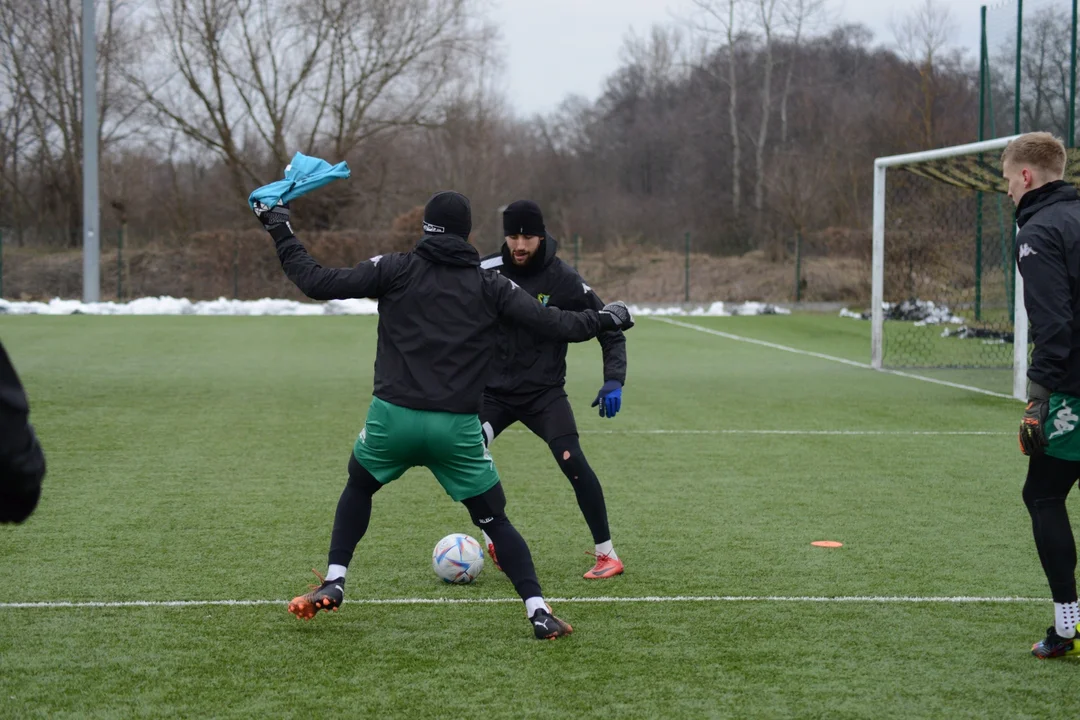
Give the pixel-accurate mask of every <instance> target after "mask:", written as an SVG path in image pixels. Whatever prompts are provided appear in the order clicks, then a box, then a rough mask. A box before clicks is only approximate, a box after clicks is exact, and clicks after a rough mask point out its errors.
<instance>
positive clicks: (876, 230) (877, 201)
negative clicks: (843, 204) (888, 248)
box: [870, 164, 885, 370]
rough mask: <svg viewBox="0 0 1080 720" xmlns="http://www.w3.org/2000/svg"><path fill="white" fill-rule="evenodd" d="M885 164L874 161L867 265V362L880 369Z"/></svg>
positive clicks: (882, 337) (883, 293)
mask: <svg viewBox="0 0 1080 720" xmlns="http://www.w3.org/2000/svg"><path fill="white" fill-rule="evenodd" d="M884 299H885V166H883V165H879V164H875V165H874V227H873V253H872V260H871V269H870V365H871V366H872V367H873V368H874V369H875V370H880V369H881V364H882V360H883V359H884V349H885V345H884V336H885V333H884V324H885V309H884V307H883V305H882V303H883V302H884Z"/></svg>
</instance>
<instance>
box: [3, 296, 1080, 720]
mask: <svg viewBox="0 0 1080 720" xmlns="http://www.w3.org/2000/svg"><path fill="white" fill-rule="evenodd" d="M686 322H687V323H688V324H692V325H696V326H699V327H703V328H709V329H714V330H719V331H722V332H725V333H731V334H736V335H739V336H744V337H749V338H756V339H760V340H764V341H768V342H772V343H779V344H783V345H788V346H793V347H796V348H800V349H804V350H807V351H812V352H818V353H827V354H830V355H834V356H840V357H844V358H850V359H852V360H857V361H860V362H865V361H866V360H867V355H868V346H869V342H868V333H869V325H868V324H867V323H857V322H853V321H850V320H844V319H838V318H831V317H829V318H826V317H817V316H792V317H760V318H723V319H721V318H715V319H704V318H702V319H690V320H686ZM0 337H2V338H3V341H4V344H5V345H6V346H7V349H8V351H9V352H10V354H11V355H12V357H13V358H14V360H15V362H16V365H17V367H18V368H19V370H20V372H21V374H22V376H23V379H24V381H25V383H26V385H27V387H28V390H29V392H30V394H31V400H32V404H33V419H34V420H35V422H36V425H37V427H38V430H39V432H40V435H41V438H42V442H43V444H44V446H45V447H46V451H47V453H48V458H49V476H48V478H47V479H46V488H45V495H44V498H43V500H42V503H41V506H40V508H39V510H38V512H37V513H36V514H35V515H34V517H32V518H31V519H30V521H28V522H27V523H26V524H25V525H22V526H18V527H3V528H0V568H2V572H0V577H2V579H3V582H0V717H4V718H32V717H51V718H63V717H117V718H129V717H148V718H159V717H307V716H320V715H323V714H326V715H329V716H331V717H344V718H352V717H379V718H382V717H408V718H410V720H420V719H422V718H449V717H482V718H502V717H529V718H684V717H686V718H692V717H717V718H719V717H738V718H870V717H873V718H940V717H950V718H977V717H988V718H1017V717H1039V718H1042V717H1046V715H1047V713H1048V712H1050V714H1051V715H1053V716H1055V717H1077V716H1080V693H1078V692H1077V691H1076V688H1077V684H1076V677H1077V672H1078V668H1077V665H1076V664H1075V663H1073V662H1071V661H1049V662H1040V661H1037V660H1035V659H1034V658H1032V657H1031V656H1030V655H1029V653H1028V649H1029V647H1030V645H1031V643H1032V642H1034V641H1035V640H1037V639H1039V638H1040V637H1041V635H1042V633H1043V632H1044V631H1045V629H1046V627H1047V625H1049V624H1050V622H1051V621H1052V608H1051V605H1050V604H1049V602H1048V600H1047V601H1045V602H1044V601H1042V600H1023V598H1045V597H1047V596H1048V591H1047V589H1046V586H1045V580H1044V578H1043V575H1042V571H1041V568H1040V567H1039V564H1038V560H1037V558H1036V554H1035V549H1034V545H1033V542H1032V540H1031V536H1030V528H1029V525H1028V518H1027V514H1026V512H1025V510H1024V507H1023V505H1022V503H1021V501H1020V487H1021V485H1022V480H1023V475H1024V471H1025V463H1024V460H1023V458H1022V456H1021V455H1020V454H1019V452H1018V451H1017V448H1016V440H1015V438H1014V437H1013V436H1012V432H1013V430H1014V428H1015V427H1016V424H1017V421H1018V418H1019V413H1020V410H1021V406H1020V404H1019V403H1017V402H1015V401H1011V400H1004V399H999V398H995V397H989V396H985V395H979V394H976V393H972V392H968V391H963V390H959V389H954V388H949V387H943V386H940V385H934V384H930V383H924V382H919V381H917V380H913V379H910V378H904V377H897V376H893V375H887V374H880V373H874V372H872V371H869V370H865V369H859V368H857V367H852V366H849V365H844V364H840V363H836V362H831V361H828V360H825V359H821V358H817V357H812V356H804V355H797V354H792V353H787V352H782V351H779V350H777V349H772V348H768V347H763V346H761V345H753V344H747V343H743V342H738V341H735V340H732V339H729V338H724V337H720V336H717V335H713V334H708V333H703V332H697V331H695V330H693V329H691V328H687V327H682V326H676V325H672V324H669V323H666V322H662V321H658V320H648V319H643V320H641V321H640V322H639V324H638V327H637V328H635V329H634V330H633V331H632V333H631V335H630V336H629V340H628V346H629V354H630V376H629V381H628V385H627V388H626V391H625V394H624V406H623V407H624V409H623V412H622V413H620V415H619V416H618V417H617V418H615V419H613V420H606V419H601V418H598V417H596V416H595V415H594V414H593V412H594V411H592V410H591V409H590V408H589V403H590V402H591V400H592V397H593V395H594V393H595V391H596V388H597V387H599V385H600V383H601V382H602V377H601V372H600V352H599V347H598V345H596V344H595V343H589V344H586V345H583V346H577V347H575V348H574V349H573V352H572V353H571V357H570V370H569V386H568V390H569V392H570V396H571V400H572V401H573V403H574V406H575V408H576V409H577V411H578V422H579V426H580V428H581V430H582V444H583V447H584V449H585V452H586V454H587V455H588V457H589V458H590V461H591V463H592V465H593V466H594V468H595V469H596V470H597V473H598V474H599V476H600V478H601V481H602V482H603V483H604V489H605V493H606V496H607V500H608V505H609V513H610V516H611V524H612V529H613V532H614V540H615V546H616V548H617V550H618V551H619V554H620V555H621V556H622V557H623V558H624V560H625V561H626V563H627V572H626V574H625V575H624V576H621V577H618V578H615V579H612V580H608V581H601V582H594V583H590V582H587V581H585V580H582V579H581V574H582V573H583V572H584V571H585V570H586V569H587V568H588V567H589V565H590V560H591V558H589V557H587V556H586V555H585V554H584V551H586V550H589V549H591V539H590V537H589V534H588V531H587V529H586V527H585V523H584V521H583V520H582V518H581V516H580V514H579V512H578V510H577V507H576V505H575V503H574V499H573V493H572V491H571V489H570V487H569V485H568V484H567V482H566V480H565V479H564V478H563V477H562V476H561V474H560V473H559V471H558V469H557V468H556V467H555V465H554V463H553V462H552V460H551V458H550V456H549V454H548V451H547V448H546V447H545V446H544V445H543V443H542V442H540V441H539V440H537V439H536V438H534V437H532V436H530V435H528V434H526V433H525V432H523V431H521V430H520V429H518V428H514V429H512V430H511V431H509V432H508V433H507V434H505V435H504V436H502V437H500V438H499V439H498V440H497V441H496V443H495V445H494V447H493V452H494V455H495V458H496V461H497V463H498V466H499V469H500V471H501V473H502V476H503V479H504V484H505V487H506V490H507V495H508V498H509V507H508V513H509V514H510V517H511V518H512V519H513V520H514V522H515V524H517V525H518V527H519V528H520V529H521V531H522V533H523V535H524V536H525V537H526V538H527V539H528V540H529V542H530V544H531V546H532V549H533V553H534V556H535V559H536V562H537V567H538V570H539V572H540V578H541V581H542V583H543V584H544V589H545V595H547V596H548V597H549V598H563V599H564V600H562V601H558V600H556V601H554V602H553V605H554V607H555V609H556V611H557V612H558V614H560V615H561V616H562V617H564V618H565V619H566V620H568V621H570V622H571V623H573V625H574V628H575V633H574V634H573V636H571V637H569V638H566V639H564V640H559V641H557V642H553V643H540V642H536V641H534V640H533V639H532V638H531V631H530V628H529V626H528V624H527V623H526V621H525V619H524V617H523V612H522V608H521V606H520V604H518V603H517V602H516V601H513V602H495V603H481V602H479V601H482V600H512V599H513V597H514V596H513V590H512V588H511V586H510V584H509V582H508V581H507V580H506V578H505V577H503V576H502V575H500V574H499V573H497V572H495V571H494V569H493V568H491V567H488V568H487V569H485V570H484V572H483V574H482V575H481V576H480V578H479V579H478V581H477V582H476V583H475V584H473V585H471V586H465V587H449V586H445V585H443V584H442V583H440V582H439V581H438V580H437V579H436V578H435V576H434V574H433V573H432V572H431V567H430V552H431V548H432V547H433V546H434V544H435V542H436V541H437V540H438V539H439V538H440V537H442V536H443V535H445V534H447V533H450V532H470V533H473V529H472V528H471V526H470V525H469V524H468V516H467V514H466V513H465V511H464V510H463V509H462V508H460V507H459V506H457V505H455V504H454V503H452V502H451V501H450V500H449V499H448V498H447V497H446V496H445V495H444V494H443V493H442V491H441V489H440V488H439V487H438V485H437V484H436V482H435V480H434V479H433V478H432V477H431V476H430V475H429V474H428V473H427V472H426V471H422V470H417V471H411V472H410V473H409V474H407V475H406V476H405V477H404V478H402V479H401V480H400V481H398V482H396V483H395V484H393V485H392V486H390V487H389V488H387V489H386V490H384V491H383V492H381V493H380V494H379V495H378V496H376V499H375V511H374V515H373V518H372V524H371V528H370V531H369V534H368V537H366V538H365V539H364V541H363V542H362V543H361V545H360V547H359V550H358V553H357V557H356V559H355V560H354V563H353V566H352V568H351V569H350V575H349V584H348V588H347V589H348V591H349V594H348V595H347V602H346V605H345V606H344V607H343V608H342V610H341V612H339V613H337V614H335V615H322V616H319V617H317V618H316V619H315V620H314V621H312V622H310V623H303V622H300V621H297V620H296V619H294V618H293V617H292V616H290V615H288V614H287V613H286V611H285V604H284V601H285V600H286V599H287V598H289V597H292V596H293V595H294V594H296V593H298V592H300V591H302V590H305V589H306V588H307V584H308V581H309V580H311V579H313V576H312V575H311V573H310V571H309V568H311V567H313V566H314V567H317V568H319V569H320V570H322V569H324V568H325V562H326V560H325V553H326V545H327V541H328V537H329V529H330V524H331V521H332V516H333V512H334V506H335V503H336V500H337V496H338V494H339V492H340V490H341V487H342V486H343V483H344V467H345V463H346V461H347V459H348V453H349V449H350V448H351V444H352V442H353V440H354V438H355V435H356V433H357V431H358V430H359V429H360V427H361V424H362V420H363V417H364V413H365V409H366V406H367V403H368V400H369V397H370V387H371V367H372V361H373V357H374V345H375V320H374V318H356V317H325V318H323V317H308V318H233V317H154V318H146V317H142V318H140V317H111V318H109V317H88V316H71V317H4V318H0ZM937 430H941V431H947V432H948V433H949V434H934V431H937ZM762 431H767V432H762ZM920 433H922V434H920ZM964 433H967V434H964ZM978 433H981V434H978ZM814 540H839V541H842V542H843V543H844V547H843V548H840V549H836V550H829V549H822V548H818V547H812V546H811V545H810V543H811V541H814ZM678 597H683V598H687V597H690V598H713V599H698V600H685V599H684V600H676V599H675V598H678ZM898 597H903V598H908V599H915V600H914V601H904V602H898V601H882V599H883V598H898ZM569 598H572V599H573V600H566V599H569ZM646 598H647V599H648V600H645V599H646ZM725 598H726V599H725ZM798 598H855V599H848V600H821V601H806V600H799V599H798ZM947 598H983V599H984V600H981V601H977V602H951V601H946V600H945V599H947ZM992 598H1021V600H1019V601H1013V602H997V601H989V599H992ZM348 599H351V600H352V601H353V602H351V603H350V602H348ZM409 599H416V600H442V599H452V600H461V601H468V602H463V603H458V604H404V603H401V604H375V603H372V602H364V601H373V600H409ZM618 599H623V600H633V599H637V600H636V601H632V602H630V601H628V602H617V601H616V600H618ZM177 600H214V601H228V600H237V601H258V600H272V601H280V602H274V603H270V604H255V603H242V604H236V605H182V606H163V605H154V604H151V605H148V606H144V607H130V606H120V607H115V606H113V607H97V606H77V607H71V606H63V605H49V606H45V607H32V608H30V607H16V606H13V605H12V604H13V603H27V602H40V603H55V602H59V601H69V602H75V603H88V602H107V603H115V602H126V601H155V602H156V601H177ZM586 600H591V602H586ZM357 601H360V602H357Z"/></svg>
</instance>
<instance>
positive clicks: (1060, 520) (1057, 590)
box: [1024, 454, 1080, 603]
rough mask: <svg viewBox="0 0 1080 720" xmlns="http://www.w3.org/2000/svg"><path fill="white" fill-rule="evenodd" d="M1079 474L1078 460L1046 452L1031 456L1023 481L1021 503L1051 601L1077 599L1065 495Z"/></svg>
mask: <svg viewBox="0 0 1080 720" xmlns="http://www.w3.org/2000/svg"><path fill="white" fill-rule="evenodd" d="M1077 477H1080V462H1075V461H1071V460H1059V459H1058V458H1054V457H1050V456H1049V455H1045V454H1044V455H1038V456H1035V457H1032V458H1031V460H1030V461H1029V462H1028V474H1027V481H1026V482H1025V483H1024V504H1025V505H1026V506H1027V509H1028V512H1029V513H1030V514H1031V529H1032V531H1033V532H1034V535H1035V547H1036V549H1037V550H1038V551H1039V560H1040V561H1041V562H1042V566H1043V571H1044V572H1046V579H1047V581H1048V582H1049V583H1050V592H1051V594H1052V595H1053V597H1054V602H1057V603H1068V602H1075V601H1076V541H1075V540H1074V539H1073V532H1072V526H1071V525H1070V524H1069V513H1068V511H1067V510H1066V509H1065V498H1066V497H1067V496H1068V494H1069V491H1070V490H1071V489H1072V487H1073V484H1074V483H1075V482H1076V479H1077Z"/></svg>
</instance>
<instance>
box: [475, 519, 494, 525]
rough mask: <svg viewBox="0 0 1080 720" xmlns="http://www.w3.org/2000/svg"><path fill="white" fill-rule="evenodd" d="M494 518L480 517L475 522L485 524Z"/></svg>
mask: <svg viewBox="0 0 1080 720" xmlns="http://www.w3.org/2000/svg"><path fill="white" fill-rule="evenodd" d="M494 519H495V518H493V517H486V518H480V519H479V520H477V521H476V522H478V523H480V524H481V525H487V524H488V523H489V522H491V521H492V520H494Z"/></svg>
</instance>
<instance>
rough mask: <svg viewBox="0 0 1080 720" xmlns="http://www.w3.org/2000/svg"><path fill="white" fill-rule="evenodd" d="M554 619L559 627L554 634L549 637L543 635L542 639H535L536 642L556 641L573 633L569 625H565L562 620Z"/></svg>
mask: <svg viewBox="0 0 1080 720" xmlns="http://www.w3.org/2000/svg"><path fill="white" fill-rule="evenodd" d="M555 619H556V620H557V621H558V622H559V625H560V627H559V629H558V630H556V631H555V632H553V633H551V634H550V635H545V636H544V637H542V638H536V639H537V640H557V639H558V638H561V637H563V636H565V635H569V634H571V633H573V632H574V628H572V627H570V623H565V622H563V621H562V620H559V619H558V618H555Z"/></svg>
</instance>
